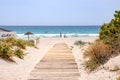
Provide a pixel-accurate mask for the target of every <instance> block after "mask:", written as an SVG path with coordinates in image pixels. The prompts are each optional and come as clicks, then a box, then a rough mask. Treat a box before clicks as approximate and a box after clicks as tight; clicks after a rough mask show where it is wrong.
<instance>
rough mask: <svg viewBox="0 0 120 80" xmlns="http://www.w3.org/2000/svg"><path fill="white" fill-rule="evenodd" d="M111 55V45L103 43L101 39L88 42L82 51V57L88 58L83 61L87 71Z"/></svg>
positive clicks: (93, 68) (102, 62)
mask: <svg viewBox="0 0 120 80" xmlns="http://www.w3.org/2000/svg"><path fill="white" fill-rule="evenodd" d="M110 55H111V47H110V46H109V45H106V44H104V43H103V42H102V41H99V40H98V41H95V42H94V43H93V44H90V46H89V47H88V49H87V50H86V51H85V52H84V58H88V60H87V61H86V62H85V65H86V68H88V70H89V71H93V70H95V69H96V68H97V67H98V66H100V64H104V63H105V62H106V61H107V60H108V59H109V57H110Z"/></svg>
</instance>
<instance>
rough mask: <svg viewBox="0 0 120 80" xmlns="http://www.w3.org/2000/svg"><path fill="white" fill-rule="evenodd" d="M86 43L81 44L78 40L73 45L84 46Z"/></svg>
mask: <svg viewBox="0 0 120 80" xmlns="http://www.w3.org/2000/svg"><path fill="white" fill-rule="evenodd" d="M86 43H87V42H83V41H81V40H79V41H76V42H75V43H74V45H76V46H80V47H81V46H83V45H85V44H86Z"/></svg>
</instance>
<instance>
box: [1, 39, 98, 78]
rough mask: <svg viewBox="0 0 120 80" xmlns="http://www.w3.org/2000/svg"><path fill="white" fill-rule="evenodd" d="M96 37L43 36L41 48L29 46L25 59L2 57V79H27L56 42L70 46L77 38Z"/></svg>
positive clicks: (39, 45)
mask: <svg viewBox="0 0 120 80" xmlns="http://www.w3.org/2000/svg"><path fill="white" fill-rule="evenodd" d="M95 39H96V37H83V38H82V37H81V38H41V39H40V43H39V44H37V46H38V48H39V49H35V48H31V47H28V48H27V50H25V53H26V56H25V57H24V59H23V60H21V59H18V58H16V57H14V60H15V61H16V62H15V63H14V62H8V61H4V60H3V59H0V64H1V65H0V73H2V74H1V75H0V80H27V78H28V76H29V74H30V72H31V71H32V69H33V68H34V66H35V65H36V64H37V63H38V62H39V61H40V60H41V59H42V58H43V57H44V55H45V54H46V53H47V51H48V50H49V49H51V48H52V47H53V45H54V44H56V43H66V44H67V45H68V46H69V47H70V46H73V45H74V42H75V41H77V40H83V41H88V42H89V41H90V42H92V41H94V40H95Z"/></svg>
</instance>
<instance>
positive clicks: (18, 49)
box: [0, 37, 34, 61]
mask: <svg viewBox="0 0 120 80" xmlns="http://www.w3.org/2000/svg"><path fill="white" fill-rule="evenodd" d="M27 46H34V43H33V42H29V41H25V40H22V39H17V38H13V37H8V38H4V39H0V57H1V58H3V59H5V60H9V61H14V60H13V56H16V57H18V58H20V59H23V58H24V55H25V53H24V50H25V49H26V47H27Z"/></svg>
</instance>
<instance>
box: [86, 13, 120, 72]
mask: <svg viewBox="0 0 120 80" xmlns="http://www.w3.org/2000/svg"><path fill="white" fill-rule="evenodd" d="M118 54H120V11H115V14H114V18H113V19H112V20H111V21H110V22H109V23H105V24H103V25H102V26H101V28H100V33H99V39H98V40H97V41H95V42H94V43H93V44H90V46H89V47H88V49H87V50H86V51H85V53H84V57H85V58H88V60H87V61H86V62H85V65H86V68H87V69H88V70H89V71H93V70H95V69H97V68H98V67H99V66H101V65H103V64H104V63H105V62H106V61H108V60H109V58H110V57H113V56H116V55H118Z"/></svg>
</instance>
